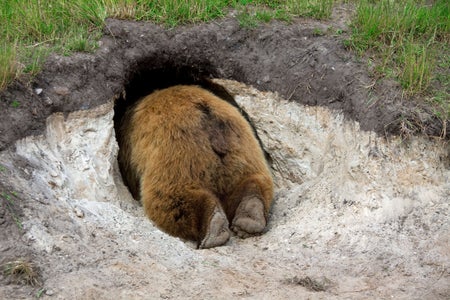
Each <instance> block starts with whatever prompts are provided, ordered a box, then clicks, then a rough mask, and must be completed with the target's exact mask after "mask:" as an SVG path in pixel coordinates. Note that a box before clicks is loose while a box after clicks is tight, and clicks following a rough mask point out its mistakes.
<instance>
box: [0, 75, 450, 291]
mask: <svg viewBox="0 0 450 300" xmlns="http://www.w3.org/2000/svg"><path fill="white" fill-rule="evenodd" d="M220 82H222V84H224V85H225V86H226V87H227V88H228V89H229V90H230V92H231V93H232V94H235V95H236V100H237V102H238V103H239V104H240V105H241V106H242V107H243V108H244V109H245V110H246V111H247V113H248V114H249V115H250V117H251V119H252V121H253V123H254V124H255V125H256V127H257V130H258V133H259V135H260V137H261V139H262V141H263V143H264V145H265V148H266V150H267V151H268V152H269V153H270V154H271V156H272V158H273V161H274V163H273V172H274V177H275V181H276V184H277V189H276V199H275V204H274V206H273V208H272V214H271V220H270V223H269V226H268V230H267V232H266V233H265V234H264V235H262V236H259V237H253V238H248V239H245V240H241V239H239V238H237V237H233V238H232V239H231V240H230V241H229V242H228V244H227V245H225V246H223V247H218V248H214V249H209V250H196V249H193V248H192V247H191V246H190V245H188V244H185V243H184V242H182V241H180V240H178V239H176V238H173V237H170V236H168V235H166V234H165V233H163V232H161V231H160V230H158V229H157V228H155V227H154V226H153V225H152V224H151V222H150V221H149V220H148V219H147V218H146V217H145V216H144V214H143V211H142V209H141V207H140V206H139V204H138V202H136V201H134V200H133V199H132V198H131V196H130V195H129V193H128V191H127V190H126V188H124V186H123V184H122V182H121V179H120V176H119V175H118V173H117V166H116V161H115V160H116V154H117V145H116V141H115V136H114V128H113V122H112V117H113V106H112V103H110V104H107V105H104V106H101V107H98V108H96V109H93V110H91V111H88V112H76V113H72V114H70V115H69V116H68V117H67V118H65V117H64V116H62V115H53V116H52V117H50V118H49V119H48V122H47V130H46V133H45V135H44V136H40V137H33V138H31V137H30V138H26V139H24V140H22V141H19V142H18V143H17V147H16V151H8V152H2V153H0V164H1V165H3V166H5V167H6V168H8V170H13V169H15V170H16V171H15V172H13V173H11V175H10V180H11V184H12V185H13V186H14V187H15V188H16V190H18V191H20V193H21V195H23V203H21V204H20V205H21V206H22V208H23V210H24V214H25V216H24V219H23V226H24V229H25V236H24V241H25V242H26V243H27V244H29V245H31V248H32V250H33V254H34V255H35V260H34V263H35V264H36V265H38V266H39V269H40V273H41V276H42V283H43V287H42V288H43V290H42V295H41V297H42V298H43V299H160V298H163V299H231V298H234V299H449V298H450V216H449V214H450V208H449V205H450V200H449V199H450V169H449V148H448V145H446V144H444V143H442V142H440V141H432V140H427V139H423V138H413V139H412V140H410V141H403V142H402V141H401V140H400V139H399V138H390V139H389V140H386V139H385V138H382V137H379V136H377V135H375V134H374V133H371V132H363V131H361V130H359V128H358V124H356V123H354V122H350V121H346V120H344V119H343V117H342V116H341V115H340V114H337V113H336V112H330V111H329V110H327V109H325V108H321V107H305V106H301V105H299V104H296V103H289V102H287V101H285V100H283V99H280V98H279V97H278V96H277V95H275V94H272V93H263V92H259V91H257V90H255V89H252V88H251V87H247V86H244V85H242V84H239V83H236V82H231V81H220ZM18 161H20V162H22V163H21V164H20V167H19V164H18V163H17V162H18ZM24 162H25V163H24ZM14 290H17V286H14V285H6V286H3V287H1V289H0V298H2V299H4V298H5V297H7V296H10V295H12V294H14ZM16 294H17V293H16ZM24 298H27V296H24ZM29 298H30V299H31V298H35V294H30V295H29Z"/></svg>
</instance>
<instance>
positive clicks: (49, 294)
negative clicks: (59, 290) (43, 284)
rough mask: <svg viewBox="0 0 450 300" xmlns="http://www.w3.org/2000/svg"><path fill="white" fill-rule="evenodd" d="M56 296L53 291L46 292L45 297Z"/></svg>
mask: <svg viewBox="0 0 450 300" xmlns="http://www.w3.org/2000/svg"><path fill="white" fill-rule="evenodd" d="M54 294H55V292H54V291H52V290H46V291H45V295H47V296H53V295H54Z"/></svg>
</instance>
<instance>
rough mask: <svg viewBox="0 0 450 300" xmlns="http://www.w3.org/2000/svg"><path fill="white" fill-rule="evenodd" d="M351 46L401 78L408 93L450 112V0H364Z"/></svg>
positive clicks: (378, 70) (379, 69)
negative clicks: (449, 0) (420, 96)
mask: <svg viewBox="0 0 450 300" xmlns="http://www.w3.org/2000/svg"><path fill="white" fill-rule="evenodd" d="M352 29H353V33H352V37H351V39H350V40H349V41H348V44H349V46H351V47H352V48H353V49H356V50H357V51H358V52H360V53H364V54H369V56H370V57H371V58H373V62H374V64H375V75H376V76H379V77H382V76H388V77H393V78H395V79H397V80H398V81H399V82H400V83H401V85H402V87H403V89H404V90H405V92H406V93H408V94H410V95H422V96H424V98H426V99H427V100H430V101H432V102H433V104H434V105H436V108H438V109H439V111H436V114H438V115H439V116H440V117H442V118H444V119H449V118H450V95H449V89H450V77H449V76H450V74H449V70H450V57H449V52H450V51H449V41H450V2H448V0H436V1H417V0H399V1H390V0H380V1H369V0H362V1H359V2H358V4H357V5H356V14H355V17H354V20H353V23H352Z"/></svg>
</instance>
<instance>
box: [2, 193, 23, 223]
mask: <svg viewBox="0 0 450 300" xmlns="http://www.w3.org/2000/svg"><path fill="white" fill-rule="evenodd" d="M16 198H17V193H15V192H13V193H11V194H8V193H6V192H2V193H1V194H0V199H3V201H5V206H6V208H7V210H8V212H9V213H10V214H11V217H12V218H13V220H14V222H15V223H16V225H17V227H18V228H19V230H22V229H23V225H22V221H21V220H20V218H19V216H18V215H17V213H16V211H15V209H14V206H15V203H14V199H16Z"/></svg>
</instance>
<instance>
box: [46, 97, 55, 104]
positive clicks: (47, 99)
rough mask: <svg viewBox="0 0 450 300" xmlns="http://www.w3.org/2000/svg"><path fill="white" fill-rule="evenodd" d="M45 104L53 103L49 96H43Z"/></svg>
mask: <svg viewBox="0 0 450 300" xmlns="http://www.w3.org/2000/svg"><path fill="white" fill-rule="evenodd" d="M45 104H47V105H52V104H53V101H52V99H50V98H49V97H47V98H45Z"/></svg>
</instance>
